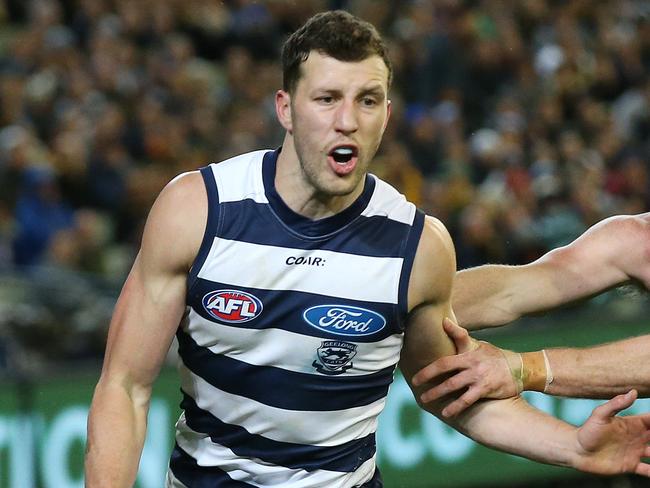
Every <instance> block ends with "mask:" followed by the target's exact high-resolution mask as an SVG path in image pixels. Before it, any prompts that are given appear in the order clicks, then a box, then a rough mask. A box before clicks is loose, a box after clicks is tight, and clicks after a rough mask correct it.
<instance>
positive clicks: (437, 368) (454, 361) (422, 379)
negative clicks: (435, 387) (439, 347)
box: [411, 356, 461, 386]
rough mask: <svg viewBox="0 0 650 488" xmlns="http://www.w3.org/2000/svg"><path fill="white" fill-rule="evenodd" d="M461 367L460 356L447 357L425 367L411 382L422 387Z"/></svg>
mask: <svg viewBox="0 0 650 488" xmlns="http://www.w3.org/2000/svg"><path fill="white" fill-rule="evenodd" d="M460 367H461V364H460V358H459V356H445V357H443V358H440V359H438V360H436V361H434V362H432V363H431V364H429V365H427V366H425V367H424V368H422V369H421V370H420V371H418V372H417V373H415V374H414V375H413V378H412V379H411V381H412V382H413V384H414V385H415V386H420V385H423V384H424V383H426V382H427V381H431V380H432V379H433V378H435V377H436V376H440V375H441V374H445V373H451V372H452V371H455V370H457V369H459V368H460Z"/></svg>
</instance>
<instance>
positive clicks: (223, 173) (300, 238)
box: [168, 151, 424, 488]
mask: <svg viewBox="0 0 650 488" xmlns="http://www.w3.org/2000/svg"><path fill="white" fill-rule="evenodd" d="M277 157H278V152H277V151H256V152H252V153H248V154H244V155H241V156H238V157H235V158H232V159H229V160H227V161H224V162H222V163H219V164H212V165H210V166H208V167H206V168H202V170H201V173H202V175H203V178H204V181H205V184H206V188H207V191H208V204H209V211H208V222H207V228H206V233H205V236H204V240H203V243H202V245H201V248H200V251H199V254H198V256H197V258H196V261H195V263H194V265H193V267H192V270H191V273H190V276H189V282H188V296H187V311H186V314H185V317H184V319H183V321H182V323H181V326H180V328H179V330H178V333H177V337H178V342H179V353H180V356H181V359H182V364H181V367H180V369H181V389H182V392H183V400H182V403H181V407H182V409H183V414H182V415H181V418H180V419H179V421H178V423H177V432H176V447H175V449H174V452H173V454H172V459H171V462H170V472H169V474H168V479H169V481H168V486H186V487H191V488H193V487H207V486H210V487H211V488H214V487H221V486H224V487H225V486H228V487H250V486H253V487H280V486H282V487H291V488H294V487H309V488H314V487H327V488H334V487H346V488H347V487H354V486H367V487H375V486H381V481H380V477H379V474H378V471H376V467H375V431H376V428H377V416H378V415H379V413H380V412H381V411H382V409H383V407H384V404H385V400H386V394H387V392H388V387H389V385H390V383H391V382H392V380H393V374H394V371H395V367H396V365H397V362H398V359H399V353H400V349H401V346H402V339H403V328H404V322H405V317H406V314H407V288H408V282H409V277H410V272H411V268H412V265H413V259H414V255H415V251H416V248H417V244H418V241H419V238H420V235H421V232H422V226H423V222H424V215H423V214H422V213H421V212H419V211H418V210H416V208H415V206H414V205H413V204H411V203H409V202H407V201H406V199H405V198H404V197H403V196H402V195H400V194H399V193H398V192H397V191H396V190H395V189H394V188H392V187H391V186H390V185H388V184H387V183H385V182H383V181H381V180H379V179H378V178H376V177H374V176H372V175H367V176H366V180H365V187H364V190H363V193H362V194H361V195H360V196H359V198H358V199H357V200H356V201H355V202H354V203H353V204H352V205H351V206H350V207H348V208H347V209H345V210H344V211H343V212H341V213H339V214H337V215H335V216H332V217H328V218H324V219H320V220H316V221H314V220H310V219H307V218H305V217H303V216H301V215H298V214H296V213H294V212H293V211H292V210H291V209H289V207H287V206H286V204H285V203H284V202H283V201H282V199H281V198H280V196H279V195H278V193H277V191H276V190H275V187H274V177H275V165H276V161H277Z"/></svg>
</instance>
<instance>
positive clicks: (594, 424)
mask: <svg viewBox="0 0 650 488" xmlns="http://www.w3.org/2000/svg"><path fill="white" fill-rule="evenodd" d="M636 397H637V392H636V390H631V391H629V392H628V393H626V394H625V395H618V396H616V397H614V398H612V399H611V400H609V401H608V402H607V403H604V404H603V405H600V406H599V407H597V408H595V409H594V411H593V412H592V414H591V416H590V417H589V419H587V421H586V422H585V423H584V425H582V426H581V427H580V428H579V429H578V437H577V440H578V444H579V449H578V453H579V454H578V457H577V459H576V462H575V465H574V467H575V468H576V469H580V470H582V471H587V472H590V473H595V474H603V475H612V474H619V473H636V474H638V475H641V476H646V477H650V465H649V464H647V463H646V462H644V461H643V458H648V457H650V447H649V446H648V442H650V413H646V414H643V415H633V416H626V417H616V414H617V413H618V412H620V411H621V410H624V409H626V408H628V407H629V406H631V405H632V404H633V403H634V400H636Z"/></svg>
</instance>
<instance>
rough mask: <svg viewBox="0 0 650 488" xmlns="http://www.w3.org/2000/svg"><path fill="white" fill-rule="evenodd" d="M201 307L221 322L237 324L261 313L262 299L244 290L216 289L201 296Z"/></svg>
mask: <svg viewBox="0 0 650 488" xmlns="http://www.w3.org/2000/svg"><path fill="white" fill-rule="evenodd" d="M203 308H205V310H206V312H208V313H209V314H210V315H211V316H212V317H214V318H215V319H217V320H220V321H221V322H227V323H230V324H238V323H241V322H248V321H249V320H253V319H254V318H255V317H257V316H258V315H259V314H260V313H262V300H260V299H259V298H257V297H256V296H255V295H251V294H250V293H246V292H245V291H238V290H217V291H211V292H210V293H208V294H207V295H205V296H204V297H203Z"/></svg>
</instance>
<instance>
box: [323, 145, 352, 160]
mask: <svg viewBox="0 0 650 488" xmlns="http://www.w3.org/2000/svg"><path fill="white" fill-rule="evenodd" d="M356 152H357V151H356V149H355V148H354V147H351V146H340V147H337V148H335V149H334V150H333V151H332V152H331V153H330V155H331V156H332V158H333V159H334V161H336V162H337V164H346V163H349V162H350V160H351V159H352V158H353V157H355V156H356Z"/></svg>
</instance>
